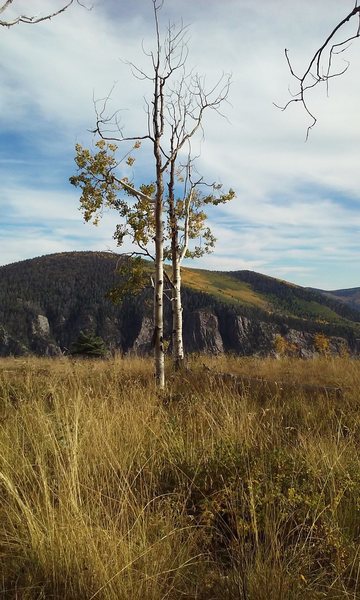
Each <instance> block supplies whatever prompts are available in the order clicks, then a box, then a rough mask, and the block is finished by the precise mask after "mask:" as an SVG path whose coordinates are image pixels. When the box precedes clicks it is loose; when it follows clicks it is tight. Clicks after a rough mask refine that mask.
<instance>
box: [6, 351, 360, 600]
mask: <svg viewBox="0 0 360 600" xmlns="http://www.w3.org/2000/svg"><path fill="white" fill-rule="evenodd" d="M204 363H205V364H206V365H207V367H208V368H209V369H210V370H211V371H210V372H209V371H208V370H205V369H204V368H203V364H204ZM215 370H219V371H221V370H223V371H225V370H227V371H231V372H234V373H237V374H239V375H242V376H246V377H252V376H257V377H258V376H262V377H265V378H268V379H270V378H273V379H282V380H284V379H286V378H287V379H288V380H289V381H298V382H300V383H301V382H304V381H306V382H312V383H319V384H321V385H326V384H328V385H330V384H336V385H338V386H342V387H343V388H344V395H343V397H342V398H335V397H334V398H332V397H328V398H324V396H321V395H319V396H316V395H315V396H313V397H309V395H304V394H303V393H302V391H301V389H300V388H299V391H298V392H297V391H296V390H295V391H294V390H293V391H292V392H291V394H289V395H288V397H284V395H279V394H273V393H268V395H266V393H264V390H262V392H261V394H259V393H258V390H257V389H254V390H251V388H248V389H246V390H245V389H244V390H243V392H242V393H241V394H239V392H238V390H237V389H236V388H235V387H234V386H232V385H231V384H229V383H225V382H220V381H214V378H212V377H211V372H213V371H215ZM169 382H170V383H169V387H168V389H167V391H166V393H165V394H164V395H163V396H161V397H160V396H158V395H157V394H156V392H155V390H154V383H153V377H152V364H151V361H150V360H141V359H135V358H133V359H118V358H117V359H113V360H109V361H99V362H97V361H70V360H67V359H60V360H59V359H56V360H50V359H17V360H13V359H3V360H1V362H0V425H1V429H0V456H1V465H0V564H1V567H0V597H1V598H6V599H8V598H9V599H11V600H12V599H14V600H15V598H16V599H21V600H22V599H24V600H35V599H40V598H43V599H47V598H52V599H59V600H60V599H61V600H82V599H87V600H90V599H92V598H98V599H102V600H122V599H124V600H125V599H130V600H136V599H140V598H141V599H142V600H150V599H151V600H160V599H169V600H177V599H180V598H188V599H199V600H217V599H218V600H222V599H224V600H226V599H229V600H230V599H234V600H235V599H243V600H248V599H249V600H262V599H264V600H265V599H266V600H268V599H274V600H283V599H288V600H292V599H295V598H296V599H297V598H302V599H304V600H308V599H315V598H325V597H326V598H333V599H342V598H344V599H345V598H352V599H354V598H358V597H360V583H359V574H360V560H359V539H360V458H359V456H360V455H359V443H360V415H359V391H358V390H359V384H360V363H359V362H358V361H352V360H350V359H334V360H332V359H325V358H324V359H317V360H314V361H308V362H305V361H296V360H294V359H292V360H290V359H284V360H277V361H276V360H263V359H261V360H260V359H256V358H254V359H236V358H235V357H222V358H213V359H210V358H208V357H200V358H197V359H196V360H195V359H193V360H192V361H190V362H189V370H188V371H186V372H184V373H182V374H181V375H180V376H174V377H172V376H171V375H169Z"/></svg>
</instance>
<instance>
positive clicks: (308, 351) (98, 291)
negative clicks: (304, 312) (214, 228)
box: [0, 253, 360, 357]
mask: <svg viewBox="0 0 360 600" xmlns="http://www.w3.org/2000/svg"><path fill="white" fill-rule="evenodd" d="M116 261H117V257H114V256H113V255H109V254H105V253H103V254H101V253H66V254H61V255H50V256H47V257H42V258H40V259H34V260H32V261H23V262H22V263H16V264H15V265H8V266H7V267H1V268H0V356H9V355H15V356H20V355H24V354H37V355H47V356H57V355H60V354H61V353H64V352H67V350H68V349H69V348H70V346H71V344H72V342H73V341H74V340H75V339H76V338H77V337H78V335H79V332H80V330H83V331H89V332H92V333H95V334H96V335H99V336H101V337H102V338H103V339H104V341H105V343H106V346H107V347H108V348H109V350H120V351H122V352H136V353H138V354H146V353H149V352H151V338H152V333H153V321H152V300H151V296H152V290H148V291H147V292H144V293H142V294H140V295H138V296H136V297H133V298H128V299H127V300H125V301H124V302H123V303H122V305H121V306H115V305H114V304H112V303H111V302H110V300H107V299H106V293H107V292H108V291H109V289H110V288H111V287H113V286H114V285H116V283H117V279H116V275H115V273H114V269H115V264H116ZM220 276H221V274H217V281H218V278H219V277H220ZM247 277H249V276H248V275H247ZM265 283H266V282H265ZM242 285H243V284H242ZM246 289H248V288H246ZM308 293H309V292H307V294H308ZM283 294H284V293H283ZM272 295H273V291H272ZM183 299H184V314H183V317H184V318H183V321H184V346H185V350H186V352H209V353H214V354H219V353H223V352H233V353H235V354H239V355H251V354H259V355H268V354H271V353H274V352H275V348H276V345H275V339H276V336H279V335H281V336H282V338H283V340H285V344H287V345H288V347H289V348H291V349H292V352H295V353H296V354H297V355H299V356H304V357H306V356H311V355H312V354H313V353H314V351H315V350H316V348H315V346H314V335H315V334H316V332H318V331H321V330H322V326H320V325H319V324H318V323H317V322H315V321H314V322H313V321H310V320H306V319H304V318H299V317H291V316H282V315H279V314H277V313H272V312H270V311H264V310H257V309H255V308H251V307H250V308H249V307H247V306H246V304H244V305H241V304H238V305H236V306H235V305H234V304H232V303H230V302H228V303H226V302H221V301H219V298H217V297H215V296H214V295H211V294H208V293H204V292H203V291H196V290H194V289H186V288H184V294H183ZM287 303H288V304H289V301H287ZM170 306H171V305H170V303H166V304H165V313H166V327H165V330H166V338H167V339H168V340H169V341H170V338H171V314H170V313H171V309H170ZM297 310H298V307H297ZM339 318H340V317H339ZM359 320H360V313H359ZM343 323H345V321H344V320H343V321H342V322H341V328H340V329H339V326H337V325H336V326H335V329H334V328H332V329H330V330H329V328H328V330H326V331H325V334H326V336H327V337H328V338H329V339H330V347H329V348H330V351H331V352H334V353H337V352H343V351H344V349H348V351H349V352H351V353H359V352H360V344H359V341H357V338H359V337H360V334H359V335H357V327H358V325H357V323H354V324H353V325H354V328H353V329H351V327H352V325H351V322H350V321H346V323H349V327H347V325H346V326H344V325H343ZM346 323H345V324H346ZM350 326H351V327H350ZM342 331H344V334H343V333H342Z"/></svg>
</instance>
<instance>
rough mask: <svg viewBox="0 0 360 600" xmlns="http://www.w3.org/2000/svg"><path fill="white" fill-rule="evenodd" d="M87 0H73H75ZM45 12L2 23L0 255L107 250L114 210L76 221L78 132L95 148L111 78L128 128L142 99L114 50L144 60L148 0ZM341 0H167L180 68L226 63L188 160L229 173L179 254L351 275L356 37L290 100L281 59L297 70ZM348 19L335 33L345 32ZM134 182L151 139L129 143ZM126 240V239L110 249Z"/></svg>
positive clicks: (203, 69) (140, 121)
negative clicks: (197, 240)
mask: <svg viewBox="0 0 360 600" xmlns="http://www.w3.org/2000/svg"><path fill="white" fill-rule="evenodd" d="M84 2H85V0H84ZM86 2H87V4H86V6H87V7H88V8H91V10H88V9H87V8H83V7H81V6H78V5H76V6H75V5H74V6H71V7H70V8H69V10H68V11H66V12H65V13H63V14H62V15H59V16H58V17H56V18H54V19H52V20H51V21H50V22H49V21H47V22H44V23H39V24H36V25H22V24H19V25H17V26H15V27H11V28H4V27H0V90H1V91H0V178H1V185H0V209H1V210H0V265H5V264H9V263H13V262H16V261H20V260H24V259H27V258H32V257H36V256H41V255H44V254H49V253H54V252H65V251H72V250H101V251H104V250H109V251H115V252H120V251H121V250H120V249H119V248H117V247H116V244H115V242H114V240H113V239H112V235H113V232H114V229H115V225H116V224H117V222H118V221H117V218H116V213H115V212H114V211H112V212H111V211H109V212H106V213H105V214H104V216H103V219H102V221H101V223H100V224H99V226H97V227H94V226H93V225H91V224H89V223H84V222H83V218H82V214H81V212H80V211H79V190H77V189H76V188H74V187H73V186H71V185H70V184H69V177H70V176H71V175H73V174H75V173H76V165H75V163H74V155H75V150H74V146H75V144H76V143H80V144H82V145H83V146H86V147H89V148H94V143H95V142H96V138H94V135H93V134H92V133H91V131H92V130H93V129H94V126H95V110H94V99H101V98H104V97H106V96H107V95H108V94H109V91H110V90H111V89H112V88H114V89H113V92H112V96H111V101H110V106H109V108H110V109H111V108H113V109H114V110H115V109H120V111H121V112H120V113H119V114H120V116H121V120H122V124H123V125H124V127H125V133H126V135H138V134H140V135H143V134H144V132H146V114H145V111H144V97H145V98H150V97H151V85H149V83H148V82H144V81H140V80H138V79H136V78H134V77H133V75H132V74H131V70H130V69H129V66H128V64H127V61H131V62H133V63H135V64H136V65H139V66H140V67H141V68H144V69H148V67H149V59H148V57H147V56H146V54H144V51H143V50H145V51H148V50H150V49H151V48H153V47H154V23H153V14H152V2H151V0H131V2H129V1H126V0H86ZM0 4H1V3H0ZM62 4H64V1H63V0H52V1H51V3H50V2H49V0H15V2H14V4H13V8H12V12H11V13H9V14H8V15H7V13H3V14H2V18H5V14H6V15H7V16H9V18H10V17H11V16H12V15H15V14H20V13H25V14H27V15H29V14H31V15H34V16H35V15H36V16H39V15H43V14H45V13H46V12H47V8H48V7H49V5H51V10H53V9H54V7H55V8H56V7H60V6H61V5H62ZM353 6H354V0H343V1H342V2H339V1H338V0H317V1H316V2H314V1H313V0H265V1H263V2H255V1H254V0H224V1H223V2H221V3H220V2H218V1H215V0H165V2H164V6H163V9H162V11H161V13H160V16H159V18H160V26H161V30H162V31H163V30H164V28H166V27H167V25H168V23H169V21H171V22H176V23H179V22H181V19H182V20H183V23H184V24H185V25H189V56H188V60H187V67H188V69H189V70H190V69H193V71H194V72H198V73H200V74H203V75H205V76H206V80H205V81H206V85H208V86H209V87H211V85H212V84H213V83H215V82H216V81H217V79H218V78H219V77H220V76H221V74H222V73H231V74H232V84H231V88H230V94H229V98H228V102H227V103H226V104H224V105H223V107H222V112H223V113H224V115H225V117H226V118H223V117H221V116H220V115H217V114H216V113H211V114H208V115H206V117H205V119H204V136H203V138H201V139H200V138H199V139H198V140H197V142H196V144H197V146H196V148H197V149H198V150H200V156H199V159H198V161H197V168H198V170H199V172H200V173H201V174H202V175H203V176H204V179H205V180H207V181H218V182H221V183H222V184H223V186H224V189H228V188H229V187H232V188H233V189H234V190H235V192H236V199H234V200H233V201H232V202H231V203H229V204H227V205H225V206H218V207H216V208H214V209H213V210H211V211H209V213H208V224H209V225H210V227H211V228H212V230H213V233H214V234H215V236H216V238H217V243H216V247H215V250H214V252H213V253H212V254H210V255H208V256H205V257H203V258H201V259H199V260H196V261H192V262H191V263H188V266H193V267H197V268H205V269H217V270H240V269H250V270H254V271H257V272H260V273H263V274H266V275H270V276H273V277H278V278H281V279H285V280H287V281H290V282H293V283H296V284H298V285H302V286H311V287H317V288H322V289H329V290H334V289H340V288H350V287H359V286H360V267H359V262H360V236H359V230H360V186H359V144H360V119H359V110H358V106H359V102H360V78H359V77H358V73H359V72H360V42H359V41H355V42H354V43H353V44H352V45H351V46H350V47H349V48H348V49H347V50H346V52H344V53H342V54H341V55H339V56H338V57H337V65H338V66H339V68H340V69H341V68H343V65H344V64H345V62H344V61H345V60H347V61H349V63H350V65H349V68H348V70H347V72H346V73H345V74H344V75H342V76H341V77H338V78H334V79H332V80H331V81H330V85H329V89H328V90H327V89H326V87H325V86H318V87H317V88H314V89H313V90H312V91H311V94H309V97H308V102H309V107H310V108H311V110H312V112H314V114H316V116H317V119H318V122H317V124H316V127H315V128H314V129H313V130H312V131H311V133H310V136H309V139H308V141H305V137H306V129H307V126H308V125H309V123H310V121H309V117H308V115H306V113H305V112H304V110H303V108H302V107H301V105H300V104H299V103H297V104H293V105H291V106H290V107H289V108H288V109H287V110H286V111H284V112H282V111H281V110H279V109H278V108H276V107H275V106H274V103H277V104H279V105H284V104H285V103H286V102H287V101H288V100H289V99H290V98H291V96H290V93H291V92H292V93H293V92H295V91H296V82H295V81H294V79H293V78H292V77H291V75H290V73H289V69H288V67H287V64H286V60H285V57H284V49H285V48H287V49H288V50H289V52H290V56H291V58H292V60H293V65H294V68H295V69H296V70H297V72H299V73H302V72H303V71H304V70H305V69H306V67H307V64H308V62H309V59H310V58H311V56H312V54H313V53H314V51H315V50H316V49H317V48H318V47H319V46H320V44H321V43H322V42H323V40H324V39H325V38H326V36H327V35H328V33H329V32H330V31H331V30H332V29H333V27H334V26H335V25H336V24H337V22H338V21H339V20H341V19H342V18H343V17H344V15H345V14H347V13H348V12H350V10H351V9H352V8H353ZM355 27H356V24H355V23H354V25H353V26H352V27H351V26H350V25H349V26H348V28H347V29H346V30H345V33H346V34H347V35H348V34H350V33H351V32H352V31H353V30H354V28H355ZM137 156H138V158H137V160H136V162H135V165H134V167H133V170H132V172H131V173H130V174H129V176H130V177H133V179H134V182H135V183H138V182H141V181H145V180H147V181H150V180H151V178H152V173H153V170H154V169H153V163H152V159H151V149H150V148H149V147H146V144H144V145H143V146H142V149H141V151H139V155H137ZM128 249H129V247H128V246H125V247H124V250H128Z"/></svg>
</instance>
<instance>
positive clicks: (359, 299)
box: [319, 287, 360, 310]
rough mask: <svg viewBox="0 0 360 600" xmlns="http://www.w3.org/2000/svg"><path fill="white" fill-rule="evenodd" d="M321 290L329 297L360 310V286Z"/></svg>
mask: <svg viewBox="0 0 360 600" xmlns="http://www.w3.org/2000/svg"><path fill="white" fill-rule="evenodd" d="M319 291H320V292H321V293H322V294H325V295H326V296H328V297H329V298H334V299H335V300H338V301H340V302H344V303H345V304H348V306H350V307H351V308H353V309H355V310H360V287H358V288H349V289H348V290H334V291H329V292H326V291H324V290H319Z"/></svg>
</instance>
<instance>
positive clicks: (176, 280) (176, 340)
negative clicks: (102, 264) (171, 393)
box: [172, 251, 184, 370]
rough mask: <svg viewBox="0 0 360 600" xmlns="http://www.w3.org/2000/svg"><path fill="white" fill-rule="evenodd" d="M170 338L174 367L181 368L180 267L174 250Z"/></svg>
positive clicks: (182, 347) (182, 349)
mask: <svg viewBox="0 0 360 600" xmlns="http://www.w3.org/2000/svg"><path fill="white" fill-rule="evenodd" d="M172 280H173V288H172V340H173V357H174V365H175V369H176V370H178V369H181V367H182V366H183V364H184V345H183V319H182V314H183V307H182V301H181V269H180V260H179V254H178V252H177V251H176V252H175V257H173V259H172Z"/></svg>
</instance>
